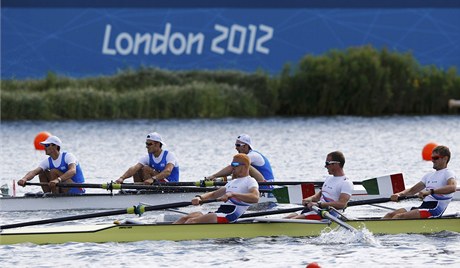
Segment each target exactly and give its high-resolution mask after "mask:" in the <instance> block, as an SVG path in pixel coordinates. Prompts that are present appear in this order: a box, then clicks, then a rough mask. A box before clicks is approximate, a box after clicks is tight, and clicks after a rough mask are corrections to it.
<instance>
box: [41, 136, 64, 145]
mask: <svg viewBox="0 0 460 268" xmlns="http://www.w3.org/2000/svg"><path fill="white" fill-rule="evenodd" d="M40 144H41V145H45V144H55V145H57V146H59V147H60V146H61V144H62V142H61V139H59V138H58V137H56V136H49V137H48V138H47V139H46V140H45V141H42V142H40Z"/></svg>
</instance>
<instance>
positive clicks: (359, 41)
mask: <svg viewBox="0 0 460 268" xmlns="http://www.w3.org/2000/svg"><path fill="white" fill-rule="evenodd" d="M344 2H345V3H347V5H346V4H344ZM459 2H460V1H423V0H421V1H420V0H419V1H404V0H401V1H327V0H326V1H290V0H288V1H271V0H268V1H265V2H261V1H254V2H253V3H251V4H245V3H244V1H239V0H236V1H178V0H171V1H140V0H135V1H116V0H112V1H85V0H82V1H74V0H71V1H52V0H48V1H46V0H45V1H26V0H16V1H11V0H7V1H2V9H1V23H2V24H1V77H2V79H10V78H17V79H24V78H40V77H43V76H45V75H46V74H47V73H48V72H54V73H57V74H60V75H66V76H72V77H84V76H96V75H109V74H113V73H115V72H117V71H118V70H121V69H126V68H138V67H139V66H152V67H158V68H164V69H170V70H190V69H237V70H243V71H250V72H252V71H255V70H258V69H261V70H265V71H267V72H270V73H272V74H276V73H278V72H279V71H280V70H281V69H282V67H283V65H284V64H286V63H288V62H291V63H295V62H297V61H299V60H300V59H301V58H302V57H303V56H304V55H306V54H312V55H319V54H322V53H325V52H327V51H329V50H331V49H340V50H342V49H346V48H349V47H355V46H364V45H372V46H374V47H376V48H383V47H386V48H388V49H390V50H393V51H399V52H411V53H412V54H413V55H414V56H415V57H416V59H417V60H418V61H419V62H420V63H421V64H424V65H430V64H433V65H436V66H438V67H440V68H443V69H447V68H449V67H451V66H455V67H457V69H459V67H460V46H459V44H460V5H459ZM193 3H194V4H195V5H193ZM263 3H265V5H264V4H263ZM280 3H282V4H280ZM370 3H372V4H370ZM417 3H418V4H417Z"/></svg>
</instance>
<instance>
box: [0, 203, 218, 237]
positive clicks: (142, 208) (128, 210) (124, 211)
mask: <svg viewBox="0 0 460 268" xmlns="http://www.w3.org/2000/svg"><path fill="white" fill-rule="evenodd" d="M217 201H218V200H216V199H213V200H205V201H202V202H201V203H202V204H204V203H211V202H217ZM190 205H192V202H177V203H170V204H162V205H157V206H144V205H139V206H132V207H129V208H126V209H119V210H112V211H106V212H98V213H90V214H83V215H76V216H68V217H61V218H54V219H47V220H38V221H30V222H23V223H13V224H7V225H2V226H0V230H3V229H10V228H17V227H25V226H32V225H39V224H47V223H55V222H64V221H74V220H83V219H90V218H97V217H105V216H113V215H121V214H138V215H141V214H142V213H144V212H146V211H153V210H163V209H170V208H180V207H187V206H190Z"/></svg>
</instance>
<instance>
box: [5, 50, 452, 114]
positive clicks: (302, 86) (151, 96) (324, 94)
mask: <svg viewBox="0 0 460 268" xmlns="http://www.w3.org/2000/svg"><path fill="white" fill-rule="evenodd" d="M1 82H2V91H1V119H2V120H60V119H65V120H67V119H76V120H78V119H104V120H105V119H109V120H110V119H156V118H222V117H268V116H325V115H326V116H327V115H357V116H381V115H393V114H399V115H431V114H449V113H450V112H451V111H449V108H448V106H447V103H448V100H449V99H460V76H459V75H458V73H457V70H456V69H455V68H453V67H452V68H449V69H448V70H440V69H438V68H436V67H435V66H421V65H420V64H419V63H418V62H417V61H416V60H415V59H414V57H413V56H412V55H411V54H410V53H396V52H391V51H389V50H388V49H382V50H377V49H375V48H373V47H371V46H364V47H355V48H349V49H346V50H343V51H339V50H331V51H329V52H328V53H326V54H323V55H320V56H312V55H306V56H305V57H303V58H302V59H301V60H300V61H299V62H298V63H296V64H286V65H285V66H284V67H283V70H282V71H281V72H280V73H279V74H277V75H270V74H268V73H265V72H264V71H257V72H254V73H244V72H240V71H231V70H229V71H220V70H217V71H207V70H193V71H167V70H161V69H156V68H150V67H141V68H139V69H137V70H131V69H128V70H122V71H120V72H118V73H117V74H115V75H113V76H99V77H92V78H78V79H76V78H69V77H62V76H58V75H56V74H54V73H51V72H50V73H48V75H47V76H46V77H45V78H43V79H36V80H2V81H1Z"/></svg>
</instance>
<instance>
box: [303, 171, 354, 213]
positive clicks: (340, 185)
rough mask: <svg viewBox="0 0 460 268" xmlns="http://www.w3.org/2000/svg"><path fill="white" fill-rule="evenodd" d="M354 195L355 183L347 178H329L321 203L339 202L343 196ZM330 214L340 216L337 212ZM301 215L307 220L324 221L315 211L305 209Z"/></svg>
mask: <svg viewBox="0 0 460 268" xmlns="http://www.w3.org/2000/svg"><path fill="white" fill-rule="evenodd" d="M352 193H353V183H352V182H351V181H350V180H349V179H348V178H347V177H346V176H340V177H334V176H328V177H326V180H325V181H324V184H323V187H322V188H321V198H320V201H321V202H323V203H327V202H333V201H338V200H339V198H340V195H341V194H348V195H350V196H351V195H352ZM330 213H331V214H332V215H333V216H338V215H337V213H336V212H335V211H331V212H330ZM301 214H302V215H304V216H305V219H307V220H322V218H321V216H320V215H318V214H317V213H316V212H315V211H310V210H309V209H308V208H307V209H304V210H303V211H302V213H301Z"/></svg>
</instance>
